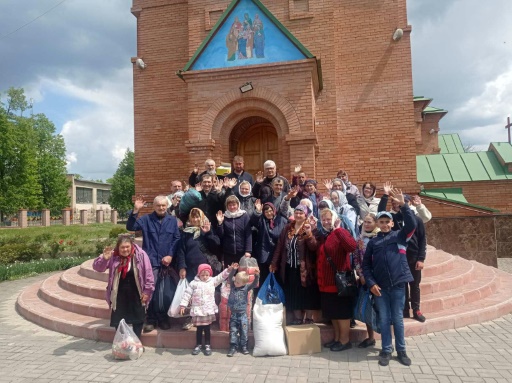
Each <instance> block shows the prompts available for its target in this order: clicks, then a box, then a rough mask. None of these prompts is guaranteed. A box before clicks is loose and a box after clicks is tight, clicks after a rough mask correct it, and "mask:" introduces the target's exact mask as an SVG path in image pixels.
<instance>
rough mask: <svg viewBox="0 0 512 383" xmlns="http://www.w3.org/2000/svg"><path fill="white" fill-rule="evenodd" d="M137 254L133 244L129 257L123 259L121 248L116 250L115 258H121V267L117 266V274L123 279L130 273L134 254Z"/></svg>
mask: <svg viewBox="0 0 512 383" xmlns="http://www.w3.org/2000/svg"><path fill="white" fill-rule="evenodd" d="M134 253H135V246H133V244H132V249H131V251H130V254H129V255H128V256H127V257H123V256H121V255H119V247H116V248H115V249H114V257H116V256H117V257H119V258H120V260H119V266H117V272H118V273H120V274H121V278H123V279H124V278H125V277H126V273H127V272H128V269H129V268H130V263H131V261H132V257H133V254H134Z"/></svg>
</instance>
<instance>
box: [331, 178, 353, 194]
mask: <svg viewBox="0 0 512 383" xmlns="http://www.w3.org/2000/svg"><path fill="white" fill-rule="evenodd" d="M336 181H337V182H339V183H340V184H341V187H342V188H343V193H344V194H346V193H347V185H345V182H343V180H342V179H341V178H337V177H336V178H334V179H333V180H332V183H335V182H336ZM349 183H350V182H349Z"/></svg>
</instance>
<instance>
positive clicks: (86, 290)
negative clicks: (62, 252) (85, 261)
mask: <svg viewBox="0 0 512 383" xmlns="http://www.w3.org/2000/svg"><path fill="white" fill-rule="evenodd" d="M79 270H80V266H76V267H72V268H71V269H69V270H66V271H65V272H63V273H62V274H61V278H60V280H59V284H60V286H61V287H62V288H63V289H65V290H68V291H71V292H73V293H75V294H78V295H83V296H86V297H90V298H96V299H105V292H106V289H107V282H103V281H99V280H97V279H91V278H88V277H84V276H83V275H81V274H79Z"/></svg>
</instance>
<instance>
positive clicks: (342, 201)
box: [331, 190, 348, 215]
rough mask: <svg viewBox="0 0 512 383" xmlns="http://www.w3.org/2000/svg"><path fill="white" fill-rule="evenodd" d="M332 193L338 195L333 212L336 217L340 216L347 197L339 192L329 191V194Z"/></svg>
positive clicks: (346, 202)
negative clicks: (336, 214) (336, 204)
mask: <svg viewBox="0 0 512 383" xmlns="http://www.w3.org/2000/svg"><path fill="white" fill-rule="evenodd" d="M332 193H336V194H337V195H338V201H339V202H338V206H334V210H335V211H336V213H338V215H341V214H343V207H344V206H345V205H347V204H348V201H347V196H346V195H345V194H343V192H342V191H341V190H333V191H331V194H332ZM333 205H334V204H333Z"/></svg>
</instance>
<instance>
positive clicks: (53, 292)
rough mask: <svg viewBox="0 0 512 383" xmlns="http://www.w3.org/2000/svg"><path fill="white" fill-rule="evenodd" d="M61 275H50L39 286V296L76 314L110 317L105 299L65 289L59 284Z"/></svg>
mask: <svg viewBox="0 0 512 383" xmlns="http://www.w3.org/2000/svg"><path fill="white" fill-rule="evenodd" d="M60 278H61V276H60V275H58V274H56V275H52V276H51V277H49V278H48V279H46V280H45V281H43V283H42V284H41V287H40V288H39V296H40V297H41V298H42V299H43V300H44V301H46V302H48V303H49V304H51V305H53V306H55V307H58V308H61V309H63V310H66V311H71V312H74V313H77V314H82V315H87V316H91V317H96V318H102V319H110V308H109V307H108V304H107V302H106V301H105V299H97V298H91V297H88V296H84V295H79V294H76V293H74V292H71V291H69V290H65V289H63V288H62V287H61V285H60V284H59V280H60Z"/></svg>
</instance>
